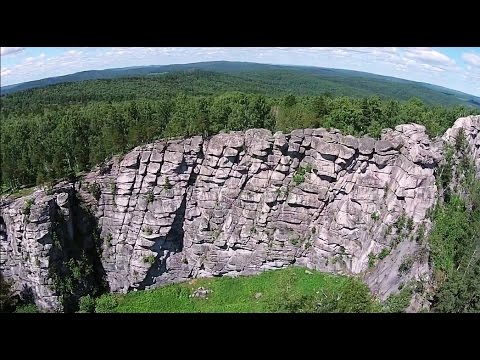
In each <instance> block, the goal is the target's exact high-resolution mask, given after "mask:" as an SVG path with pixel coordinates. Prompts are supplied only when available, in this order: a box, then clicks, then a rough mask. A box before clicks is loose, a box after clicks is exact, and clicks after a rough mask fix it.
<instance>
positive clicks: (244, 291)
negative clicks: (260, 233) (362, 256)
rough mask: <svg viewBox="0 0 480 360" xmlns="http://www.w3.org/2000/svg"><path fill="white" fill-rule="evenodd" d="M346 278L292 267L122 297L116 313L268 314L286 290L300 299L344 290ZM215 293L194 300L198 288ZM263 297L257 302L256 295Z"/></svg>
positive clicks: (212, 279) (199, 280)
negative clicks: (201, 287)
mask: <svg viewBox="0 0 480 360" xmlns="http://www.w3.org/2000/svg"><path fill="white" fill-rule="evenodd" d="M346 281H347V278H346V277H343V276H336V275H331V274H326V273H321V272H317V271H311V273H306V272H305V268H299V267H290V268H287V269H282V270H275V271H266V272H263V273H261V274H260V275H256V276H241V277H237V278H229V277H221V278H204V279H194V280H192V281H190V282H186V283H181V284H174V285H167V286H164V287H161V288H158V289H154V290H146V291H138V292H131V293H129V294H127V295H123V296H120V298H119V299H118V303H119V304H118V307H117V308H116V312H125V313H130V312H267V311H268V304H269V303H271V302H272V301H273V300H274V299H277V298H279V297H282V296H283V293H284V291H285V290H287V289H288V291H289V293H296V294H301V295H310V294H314V293H315V292H317V291H321V290H322V289H327V288H329V289H339V290H340V289H341V288H342V286H343V285H344V284H345V283H346ZM200 286H203V287H204V288H207V289H210V290H212V293H210V294H209V296H208V299H200V298H191V297H189V295H190V294H192V293H193V291H195V289H197V288H198V287H200ZM257 293H261V294H262V296H261V297H259V298H258V299H256V298H255V294H257Z"/></svg>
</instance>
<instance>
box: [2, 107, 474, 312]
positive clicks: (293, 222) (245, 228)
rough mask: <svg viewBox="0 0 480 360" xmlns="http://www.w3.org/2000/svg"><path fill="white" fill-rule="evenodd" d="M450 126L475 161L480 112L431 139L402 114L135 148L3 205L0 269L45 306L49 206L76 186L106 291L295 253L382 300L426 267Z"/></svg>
mask: <svg viewBox="0 0 480 360" xmlns="http://www.w3.org/2000/svg"><path fill="white" fill-rule="evenodd" d="M457 128H463V129H464V130H465V135H466V139H467V141H468V142H469V143H470V147H471V152H472V156H473V157H474V159H475V161H476V164H477V170H479V171H480V150H479V148H480V136H477V135H478V133H479V132H480V116H477V117H469V118H462V119H459V120H457V122H456V123H455V126H454V127H453V128H452V129H450V130H449V131H447V132H446V134H445V136H444V138H443V139H438V140H437V141H435V142H432V141H431V140H430V139H429V138H428V136H427V135H426V134H425V129H424V127H422V126H419V125H415V124H411V125H401V126H397V127H396V128H395V129H394V130H392V129H390V130H386V131H385V132H384V133H383V135H382V138H381V140H378V141H376V140H374V139H371V138H368V137H364V138H360V139H356V138H354V137H352V136H343V135H341V134H340V133H338V132H335V131H326V130H324V129H305V130H296V131H293V132H292V133H291V134H282V133H275V134H272V133H271V132H269V131H267V130H259V129H253V130H248V131H246V132H245V133H243V132H236V133H230V134H219V135H216V136H214V137H212V138H210V139H203V138H202V137H192V138H189V139H185V140H170V141H160V142H156V143H154V144H150V145H146V146H142V147H138V148H136V149H134V150H133V151H132V152H130V153H128V154H127V155H126V156H125V157H123V159H118V158H114V159H112V160H111V161H109V162H108V163H107V164H104V165H102V166H101V167H99V168H97V169H96V170H95V171H93V172H91V173H89V174H87V175H86V176H85V177H84V178H83V179H82V181H81V183H80V184H77V185H76V191H73V190H72V191H70V192H68V191H66V192H65V190H64V189H65V186H66V185H64V184H59V185H58V186H57V188H56V189H57V190H56V191H57V192H59V194H57V195H55V196H53V195H52V196H47V195H45V193H44V192H43V191H37V192H36V193H35V194H34V195H33V196H32V197H33V198H35V199H36V201H35V204H34V205H33V206H32V210H31V213H30V215H29V216H27V215H20V212H21V208H22V206H23V204H24V203H25V201H26V200H25V199H19V200H16V201H14V202H11V203H9V204H4V205H3V206H2V207H1V210H0V211H1V217H2V219H3V232H2V238H1V240H0V244H1V249H2V250H1V251H2V253H1V255H2V260H1V262H0V269H1V270H2V272H3V273H4V274H5V275H6V276H7V277H12V278H13V279H14V280H15V281H16V283H17V284H27V285H28V286H30V287H32V288H33V291H34V293H35V296H36V298H38V299H39V300H38V303H39V304H40V305H41V306H42V307H43V308H51V307H52V303H53V302H54V301H53V300H52V301H50V300H48V301H47V300H46V299H55V295H54V292H53V290H51V289H50V287H49V286H48V285H46V284H48V283H49V280H48V274H47V273H46V272H45V271H44V269H46V267H48V262H49V261H50V259H49V256H48V246H49V242H50V238H51V236H50V232H49V230H48V229H49V222H50V221H51V220H50V217H49V214H51V211H49V210H48V209H51V208H52V207H59V208H61V207H62V206H63V207H67V208H68V206H69V204H71V203H72V202H71V198H72V197H73V196H76V197H78V198H79V199H80V200H81V201H82V202H84V203H86V204H88V205H89V206H90V207H91V208H92V209H94V215H95V217H96V219H97V220H98V226H99V227H100V229H101V238H102V239H103V240H102V243H101V248H102V257H101V261H102V266H103V269H104V271H105V273H106V278H107V282H108V284H109V287H110V290H112V291H128V290H129V289H132V288H139V289H143V288H148V287H151V286H157V285H159V284H164V283H170V282H176V281H182V280H185V279H187V278H190V277H200V276H221V275H229V276H234V275H238V274H253V273H257V272H259V271H261V270H264V269H272V268H280V267H284V266H287V265H290V264H297V265H304V266H308V267H310V268H315V269H318V270H322V271H329V272H338V273H345V274H359V275H361V276H362V277H363V278H364V280H365V281H366V282H367V284H368V285H369V286H370V288H371V289H372V291H373V292H374V293H375V294H377V296H378V297H379V298H381V299H385V298H386V297H388V296H389V295H390V294H392V293H395V292H396V291H398V289H399V287H400V286H402V285H403V284H406V283H408V282H409V281H410V280H422V281H426V282H428V280H429V277H430V269H429V265H428V248H427V237H426V235H425V234H426V233H427V232H428V230H429V228H430V222H429V220H428V218H427V211H428V209H429V208H430V207H431V206H432V205H433V204H434V203H435V201H436V196H437V188H436V185H435V176H434V172H435V170H436V168H437V166H438V164H439V162H440V161H441V159H442V156H441V150H442V144H443V143H444V142H445V141H452V139H453V138H454V137H455V134H456V133H455V132H456V131H458V130H455V129H457ZM73 192H75V195H73ZM62 194H66V195H62ZM92 194H93V195H92ZM94 195H95V196H94ZM59 197H60V200H61V201H60V203H59V200H58V199H59ZM97 198H98V200H97ZM62 199H63V200H62ZM62 201H63V202H62ZM37 211H38V212H41V213H42V216H40V217H35V214H36V212H37ZM27 219H28V221H27ZM28 257H30V259H34V260H28V259H26V258H28ZM36 259H39V262H40V265H37V263H36ZM32 261H33V263H32Z"/></svg>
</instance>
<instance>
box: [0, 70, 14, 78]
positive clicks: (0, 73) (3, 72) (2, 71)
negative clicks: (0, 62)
mask: <svg viewBox="0 0 480 360" xmlns="http://www.w3.org/2000/svg"><path fill="white" fill-rule="evenodd" d="M11 73H12V70H10V69H2V70H1V71H0V76H7V75H9V74H11Z"/></svg>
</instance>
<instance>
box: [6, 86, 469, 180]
mask: <svg viewBox="0 0 480 360" xmlns="http://www.w3.org/2000/svg"><path fill="white" fill-rule="evenodd" d="M474 112H475V110H474V109H467V108H464V107H454V108H446V107H442V106H427V105H425V104H423V103H422V102H421V101H419V100H416V99H413V100H411V101H408V102H398V101H395V100H381V99H380V98H378V97H368V98H360V99H357V98H348V97H336V98H333V97H331V96H328V95H321V96H303V97H296V96H294V95H287V96H282V97H267V96H264V95H261V94H246V93H241V92H227V93H223V94H221V95H216V96H213V95H211V96H197V95H195V96H194V95H188V94H186V93H184V92H182V93H180V94H177V95H176V96H175V97H168V96H166V97H165V98H163V99H157V100H151V99H140V100H134V101H118V102H111V101H108V102H105V101H96V102H90V103H87V104H84V105H83V104H75V105H69V104H68V103H67V104H61V106H60V105H59V106H58V107H57V108H56V109H54V108H51V107H50V108H48V107H47V108H46V109H44V110H43V111H42V112H38V111H31V112H28V113H23V111H19V112H18V113H17V112H11V111H10V112H8V111H7V112H4V111H3V109H2V113H1V115H2V117H1V148H2V167H1V168H2V177H1V180H2V187H3V188H5V187H7V188H15V187H18V186H19V185H32V184H39V183H43V182H46V181H52V180H54V179H60V178H64V177H65V176H68V175H71V174H74V173H78V172H80V171H84V170H88V169H90V168H91V167H92V166H94V165H96V164H98V163H100V162H102V161H104V160H105V159H107V158H108V157H110V156H112V155H114V154H118V153H123V152H126V151H128V150H130V149H132V148H133V147H135V146H137V145H140V144H144V143H148V142H152V141H153V140H155V139H158V138H164V137H177V136H192V135H205V136H208V135H212V134H215V133H218V132H220V131H231V130H246V129H249V128H267V129H270V130H272V131H278V130H281V131H284V132H289V131H291V130H293V129H296V128H308V127H325V128H330V127H334V128H337V129H339V130H341V131H342V132H343V133H345V134H353V135H363V134H370V135H372V136H376V137H378V136H379V135H380V131H381V129H383V128H387V127H394V126H396V125H398V124H402V123H410V122H416V123H420V124H424V125H425V126H426V128H427V130H428V131H429V133H430V134H431V135H433V136H435V135H438V134H441V133H443V132H444V131H445V130H446V129H447V128H448V127H450V126H451V125H452V124H453V122H454V121H455V120H456V119H457V118H458V117H460V116H465V115H467V114H473V113H474Z"/></svg>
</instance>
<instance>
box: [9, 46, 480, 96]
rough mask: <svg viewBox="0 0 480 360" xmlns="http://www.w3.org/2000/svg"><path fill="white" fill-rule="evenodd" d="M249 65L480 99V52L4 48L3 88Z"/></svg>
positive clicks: (476, 49) (424, 49) (475, 49)
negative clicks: (352, 73) (350, 75)
mask: <svg viewBox="0 0 480 360" xmlns="http://www.w3.org/2000/svg"><path fill="white" fill-rule="evenodd" d="M219 60H227V61H250V62H258V63H266V64H281V65H307V66H319V67H330V68H337V69H350V70H358V71H366V72H370V73H374V74H379V75H387V76H394V77H399V78H403V79H407V80H414V81H421V82H427V83H431V84H435V85H440V86H444V87H447V88H450V89H454V90H459V91H463V92H465V93H468V94H472V95H476V96H480V48H479V47H471V48H466V47H450V48H447V47H443V48H429V47H388V48H386V47H383V48H382V47H292V48H286V47H264V48H259V47H256V48H254V47H227V48H225V47H224V48H221V47H203V48H199V47H110V48H98V47H97V48H94V47H76V48H52V47H49V48H48V47H45V48H39V47H31V48H28V47H27V48H26V47H1V51H0V61H1V66H0V70H1V73H0V75H1V77H0V80H1V85H2V86H5V85H11V84H17V83H21V82H25V81H31V80H38V79H42V78H46V77H51V76H60V75H66V74H71V73H74V72H78V71H84V70H100V69H108V68H118V67H127V66H141V65H166V64H185V63H192V62H201V61H219Z"/></svg>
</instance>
